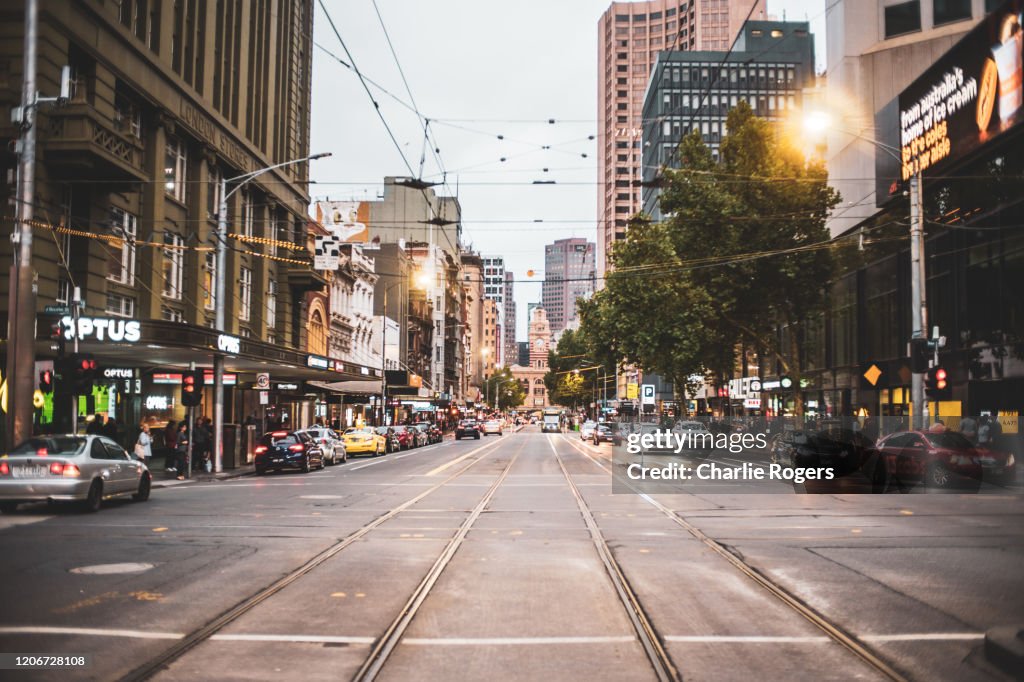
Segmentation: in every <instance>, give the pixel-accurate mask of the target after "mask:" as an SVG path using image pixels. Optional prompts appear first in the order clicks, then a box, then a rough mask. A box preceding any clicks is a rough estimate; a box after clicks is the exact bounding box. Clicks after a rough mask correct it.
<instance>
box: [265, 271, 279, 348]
mask: <svg viewBox="0 0 1024 682" xmlns="http://www.w3.org/2000/svg"><path fill="white" fill-rule="evenodd" d="M276 327H277V281H276V280H274V279H271V280H270V281H269V282H267V341H271V337H272V336H273V335H274V329H275V328H276Z"/></svg>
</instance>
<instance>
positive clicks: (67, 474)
mask: <svg viewBox="0 0 1024 682" xmlns="http://www.w3.org/2000/svg"><path fill="white" fill-rule="evenodd" d="M62 475H63V476H64V478H78V477H79V476H81V475H82V472H81V470H79V468H78V467H77V466H75V465H74V464H65V465H64V471H63V473H62Z"/></svg>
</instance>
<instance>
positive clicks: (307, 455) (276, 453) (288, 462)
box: [253, 431, 324, 475]
mask: <svg viewBox="0 0 1024 682" xmlns="http://www.w3.org/2000/svg"><path fill="white" fill-rule="evenodd" d="M253 454H254V455H255V462H254V463H255V467H256V473H257V474H259V475H263V474H265V473H267V472H268V471H282V470H284V469H299V470H300V471H302V472H303V473H306V474H308V473H309V472H310V471H312V470H313V469H323V468H324V453H323V450H321V449H320V444H319V443H317V441H316V440H315V439H314V438H313V437H312V436H310V435H309V434H308V433H306V432H304V431H270V432H268V433H265V434H263V436H261V437H260V439H259V441H258V443H257V444H256V448H255V449H254V450H253Z"/></svg>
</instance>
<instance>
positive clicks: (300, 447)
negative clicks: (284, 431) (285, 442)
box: [288, 443, 306, 452]
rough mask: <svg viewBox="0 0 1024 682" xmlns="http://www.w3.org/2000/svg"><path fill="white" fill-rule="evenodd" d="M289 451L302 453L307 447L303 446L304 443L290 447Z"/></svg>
mask: <svg viewBox="0 0 1024 682" xmlns="http://www.w3.org/2000/svg"><path fill="white" fill-rule="evenodd" d="M288 449H289V450H291V451H292V452H302V451H303V450H305V449H306V446H305V445H303V444H302V443H296V444H295V445H289V446H288Z"/></svg>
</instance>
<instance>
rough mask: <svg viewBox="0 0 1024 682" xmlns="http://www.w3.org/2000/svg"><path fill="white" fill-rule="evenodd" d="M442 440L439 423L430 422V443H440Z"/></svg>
mask: <svg viewBox="0 0 1024 682" xmlns="http://www.w3.org/2000/svg"><path fill="white" fill-rule="evenodd" d="M443 441H444V431H443V430H442V429H441V427H440V425H438V424H436V423H435V424H431V425H430V442H431V443H441V442H443Z"/></svg>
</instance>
